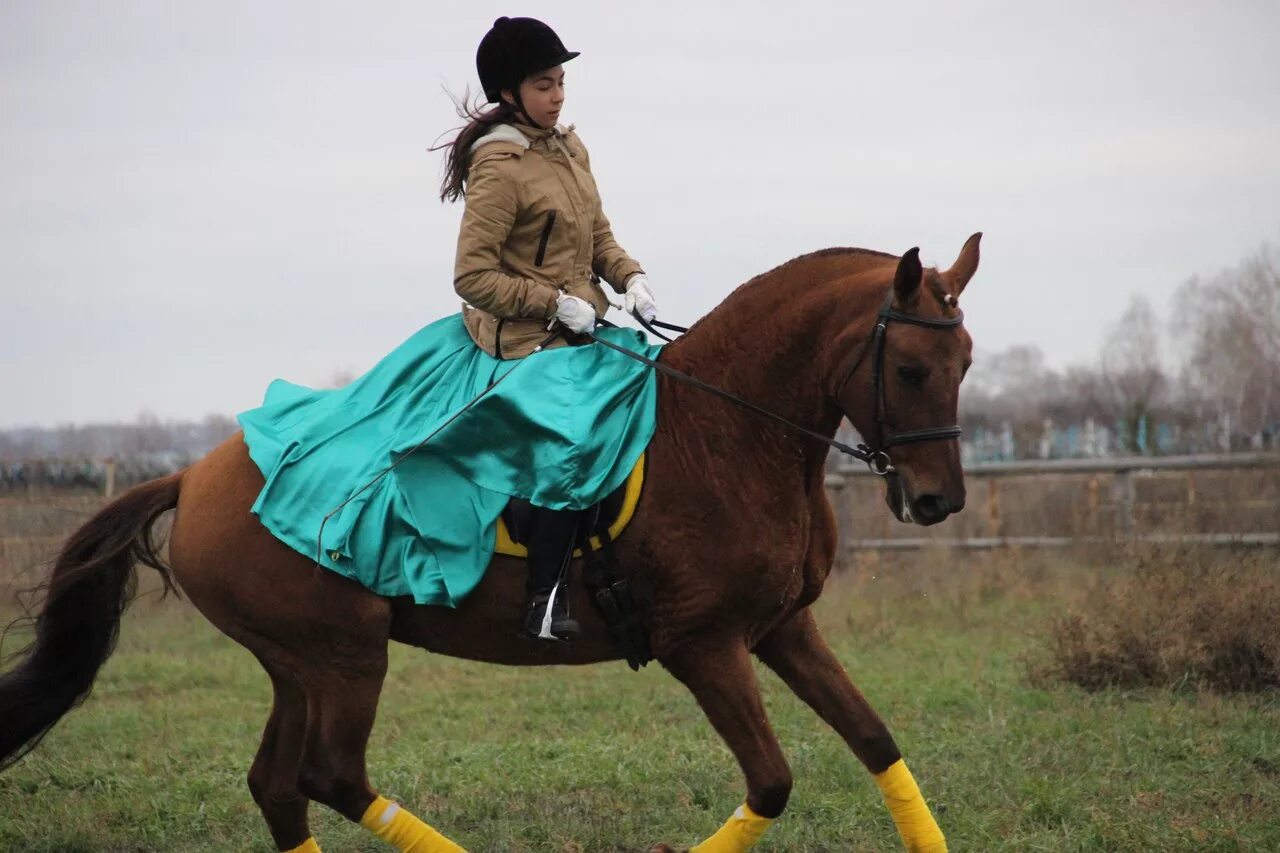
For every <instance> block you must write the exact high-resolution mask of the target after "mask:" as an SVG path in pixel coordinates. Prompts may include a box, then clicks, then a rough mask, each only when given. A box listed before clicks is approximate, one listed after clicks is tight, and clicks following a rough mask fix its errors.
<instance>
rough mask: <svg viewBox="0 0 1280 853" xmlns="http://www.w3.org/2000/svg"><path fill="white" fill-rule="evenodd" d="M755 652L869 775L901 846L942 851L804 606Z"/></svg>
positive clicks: (883, 738)
mask: <svg viewBox="0 0 1280 853" xmlns="http://www.w3.org/2000/svg"><path fill="white" fill-rule="evenodd" d="M755 653H756V655H757V656H758V657H759V658H760V660H762V661H764V663H765V665H767V666H768V667H769V668H770V669H772V670H773V671H774V672H776V673H777V674H778V675H779V676H780V677H781V678H782V680H783V681H785V682H786V683H787V686H789V687H790V688H791V689H792V690H793V691H795V694H796V695H797V696H799V697H800V698H801V699H803V700H804V701H805V703H806V704H808V705H809V707H811V708H813V710H814V711H816V712H817V713H818V716H820V717H822V719H824V720H826V721H827V723H828V724H829V725H830V726H831V727H832V728H833V729H835V730H836V732H837V733H839V735H840V736H841V737H842V738H844V740H845V743H847V744H849V748H850V749H852V750H853V753H854V755H856V756H858V759H859V760H860V761H861V762H862V763H863V764H865V765H866V767H867V769H868V770H870V771H871V773H872V774H873V775H874V777H875V780H876V784H877V785H878V786H879V787H880V791H881V793H882V794H883V795H884V799H885V804H886V805H888V807H889V812H890V814H892V815H893V822H894V823H895V824H896V825H897V827H898V832H899V834H901V835H902V841H903V843H904V844H905V845H906V847H907V850H910V851H912V853H917V851H918V853H942V851H945V850H946V849H947V842H946V840H945V839H944V838H943V836H942V830H940V829H939V828H938V824H937V822H936V821H934V819H933V815H932V814H931V813H930V812H929V807H928V806H927V805H925V802H924V798H923V797H921V796H920V788H919V787H918V786H917V785H916V782H915V779H913V778H912V777H911V771H909V770H907V765H906V764H904V763H903V761H902V753H900V752H898V747H897V744H895V743H894V742H893V737H892V736H890V734H889V730H888V729H887V728H886V727H885V724H884V722H883V721H882V720H881V719H880V716H879V715H878V714H877V713H876V712H875V711H874V710H873V709H872V708H871V706H870V705H869V704H868V703H867V700H866V699H865V698H863V696H862V693H861V692H859V690H858V688H857V687H855V686H854V685H853V682H852V681H850V680H849V676H848V674H846V673H845V671H844V667H843V666H841V665H840V661H839V660H838V659H837V658H836V656H835V655H834V654H833V653H832V652H831V649H830V647H829V646H827V642H826V640H825V639H823V637H822V634H821V633H819V631H818V626H817V625H816V624H814V621H813V614H812V613H810V612H809V609H808V608H805V609H804V610H802V611H800V612H799V613H797V614H796V615H795V616H793V617H792V618H791V619H789V620H788V621H786V622H784V623H783V624H782V625H779V626H778V627H777V628H775V629H774V630H773V631H771V632H770V633H769V634H768V635H767V636H766V637H765V638H764V639H763V640H761V641H760V643H758V644H757V645H756V648H755Z"/></svg>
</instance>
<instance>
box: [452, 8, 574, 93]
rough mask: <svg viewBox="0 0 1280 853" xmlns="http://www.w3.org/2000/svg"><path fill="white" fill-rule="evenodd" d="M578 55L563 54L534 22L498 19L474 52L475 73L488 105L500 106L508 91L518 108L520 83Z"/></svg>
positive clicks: (553, 34) (539, 23) (553, 35)
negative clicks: (514, 97)
mask: <svg viewBox="0 0 1280 853" xmlns="http://www.w3.org/2000/svg"><path fill="white" fill-rule="evenodd" d="M577 55H578V51H576V50H565V47H564V44H563V43H562V42H561V41H560V37H559V36H557V35H556V32H555V30H553V29H551V27H548V26H547V25H546V24H544V23H542V21H539V20H535V19H534V18H499V19H498V20H496V21H494V22H493V28H492V29H490V30H489V32H487V33H485V36H484V38H482V39H481V40H480V47H479V48H478V49H477V50H476V71H478V72H479V73H480V85H481V87H482V88H483V89H484V96H485V97H486V98H488V100H489V103H491V104H497V103H501V102H502V90H503V89H510V90H511V92H512V94H514V95H515V96H516V105H517V106H519V107H520V110H521V111H522V112H523V110H524V106H523V105H521V104H520V81H521V80H523V79H524V78H526V77H528V76H529V75H530V74H533V73H535V72H537V71H542V70H544V69H547V68H554V67H555V66H557V65H560V64H562V63H565V62H568V61H569V60H570V59H573V58H574V57H575V56H577Z"/></svg>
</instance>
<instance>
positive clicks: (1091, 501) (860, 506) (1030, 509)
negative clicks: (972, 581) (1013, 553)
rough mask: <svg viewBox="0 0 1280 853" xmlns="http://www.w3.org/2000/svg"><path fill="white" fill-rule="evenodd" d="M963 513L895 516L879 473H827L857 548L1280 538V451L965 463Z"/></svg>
mask: <svg viewBox="0 0 1280 853" xmlns="http://www.w3.org/2000/svg"><path fill="white" fill-rule="evenodd" d="M965 484H966V491H967V495H968V496H967V502H966V507H965V509H964V511H963V512H960V513H958V514H957V515H954V516H952V517H951V518H949V519H947V520H946V521H944V522H942V523H940V524H937V525H934V526H933V527H920V526H917V525H907V524H902V523H900V522H898V521H897V520H896V519H894V518H893V516H892V515H891V514H890V512H889V510H888V507H887V506H886V505H885V502H884V486H883V485H882V484H881V483H880V478H879V477H876V476H875V475H873V474H871V473H870V472H869V471H867V470H866V469H865V468H862V467H845V468H839V469H837V470H836V471H835V472H833V473H831V474H829V475H828V477H827V488H828V492H829V494H830V496H831V500H832V504H833V506H834V507H835V509H836V516H837V520H838V522H839V525H840V531H841V538H842V541H843V543H844V545H845V547H847V548H853V549H913V548H922V547H958V548H993V547H1008V546H1024V547H1054V546H1064V545H1071V544H1076V543H1081V542H1103V541H1116V540H1139V541H1168V540H1176V541H1193V542H1202V543H1206V544H1246V545H1277V544H1280V454H1271V453H1236V454H1222V455H1204V456H1166V457H1135V458H1113V459H1060V460H1046V461H1035V462H1007V463H992V464H981V465H971V466H969V467H967V468H966V469H965Z"/></svg>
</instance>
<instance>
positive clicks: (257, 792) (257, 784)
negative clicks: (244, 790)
mask: <svg viewBox="0 0 1280 853" xmlns="http://www.w3.org/2000/svg"><path fill="white" fill-rule="evenodd" d="M247 781H248V783H249V795H250V796H251V797H253V801H254V802H255V803H257V804H258V808H262V805H263V803H265V802H266V798H267V785H266V781H265V780H264V779H262V778H260V775H259V772H258V768H257V766H256V765H255V766H254V767H253V768H251V769H250V770H249V776H248V779H247Z"/></svg>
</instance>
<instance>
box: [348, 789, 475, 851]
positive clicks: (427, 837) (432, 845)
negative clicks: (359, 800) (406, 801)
mask: <svg viewBox="0 0 1280 853" xmlns="http://www.w3.org/2000/svg"><path fill="white" fill-rule="evenodd" d="M360 825H361V826H363V827H364V828H365V829H367V830H369V831H370V832H372V833H373V834H374V835H376V836H378V837H379V838H381V839H382V840H383V841H385V842H387V843H388V844H390V845H391V846H392V847H394V848H396V849H397V850H399V851H400V853H466V851H465V850H463V849H462V848H461V847H459V846H458V845H456V844H454V843H453V842H452V841H450V840H449V839H447V838H445V837H444V836H443V835H441V834H440V833H438V832H436V831H435V830H434V829H432V828H431V827H429V826H427V825H426V824H425V823H423V822H422V821H420V820H418V819H417V818H416V817H414V816H413V815H411V814H409V812H407V811H406V810H405V809H403V808H401V807H400V804H399V803H393V802H391V801H390V800H388V799H387V798H385V797H378V798H377V799H376V800H374V801H373V802H372V803H371V804H370V805H369V808H367V809H365V810H364V817H362V818H360Z"/></svg>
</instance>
